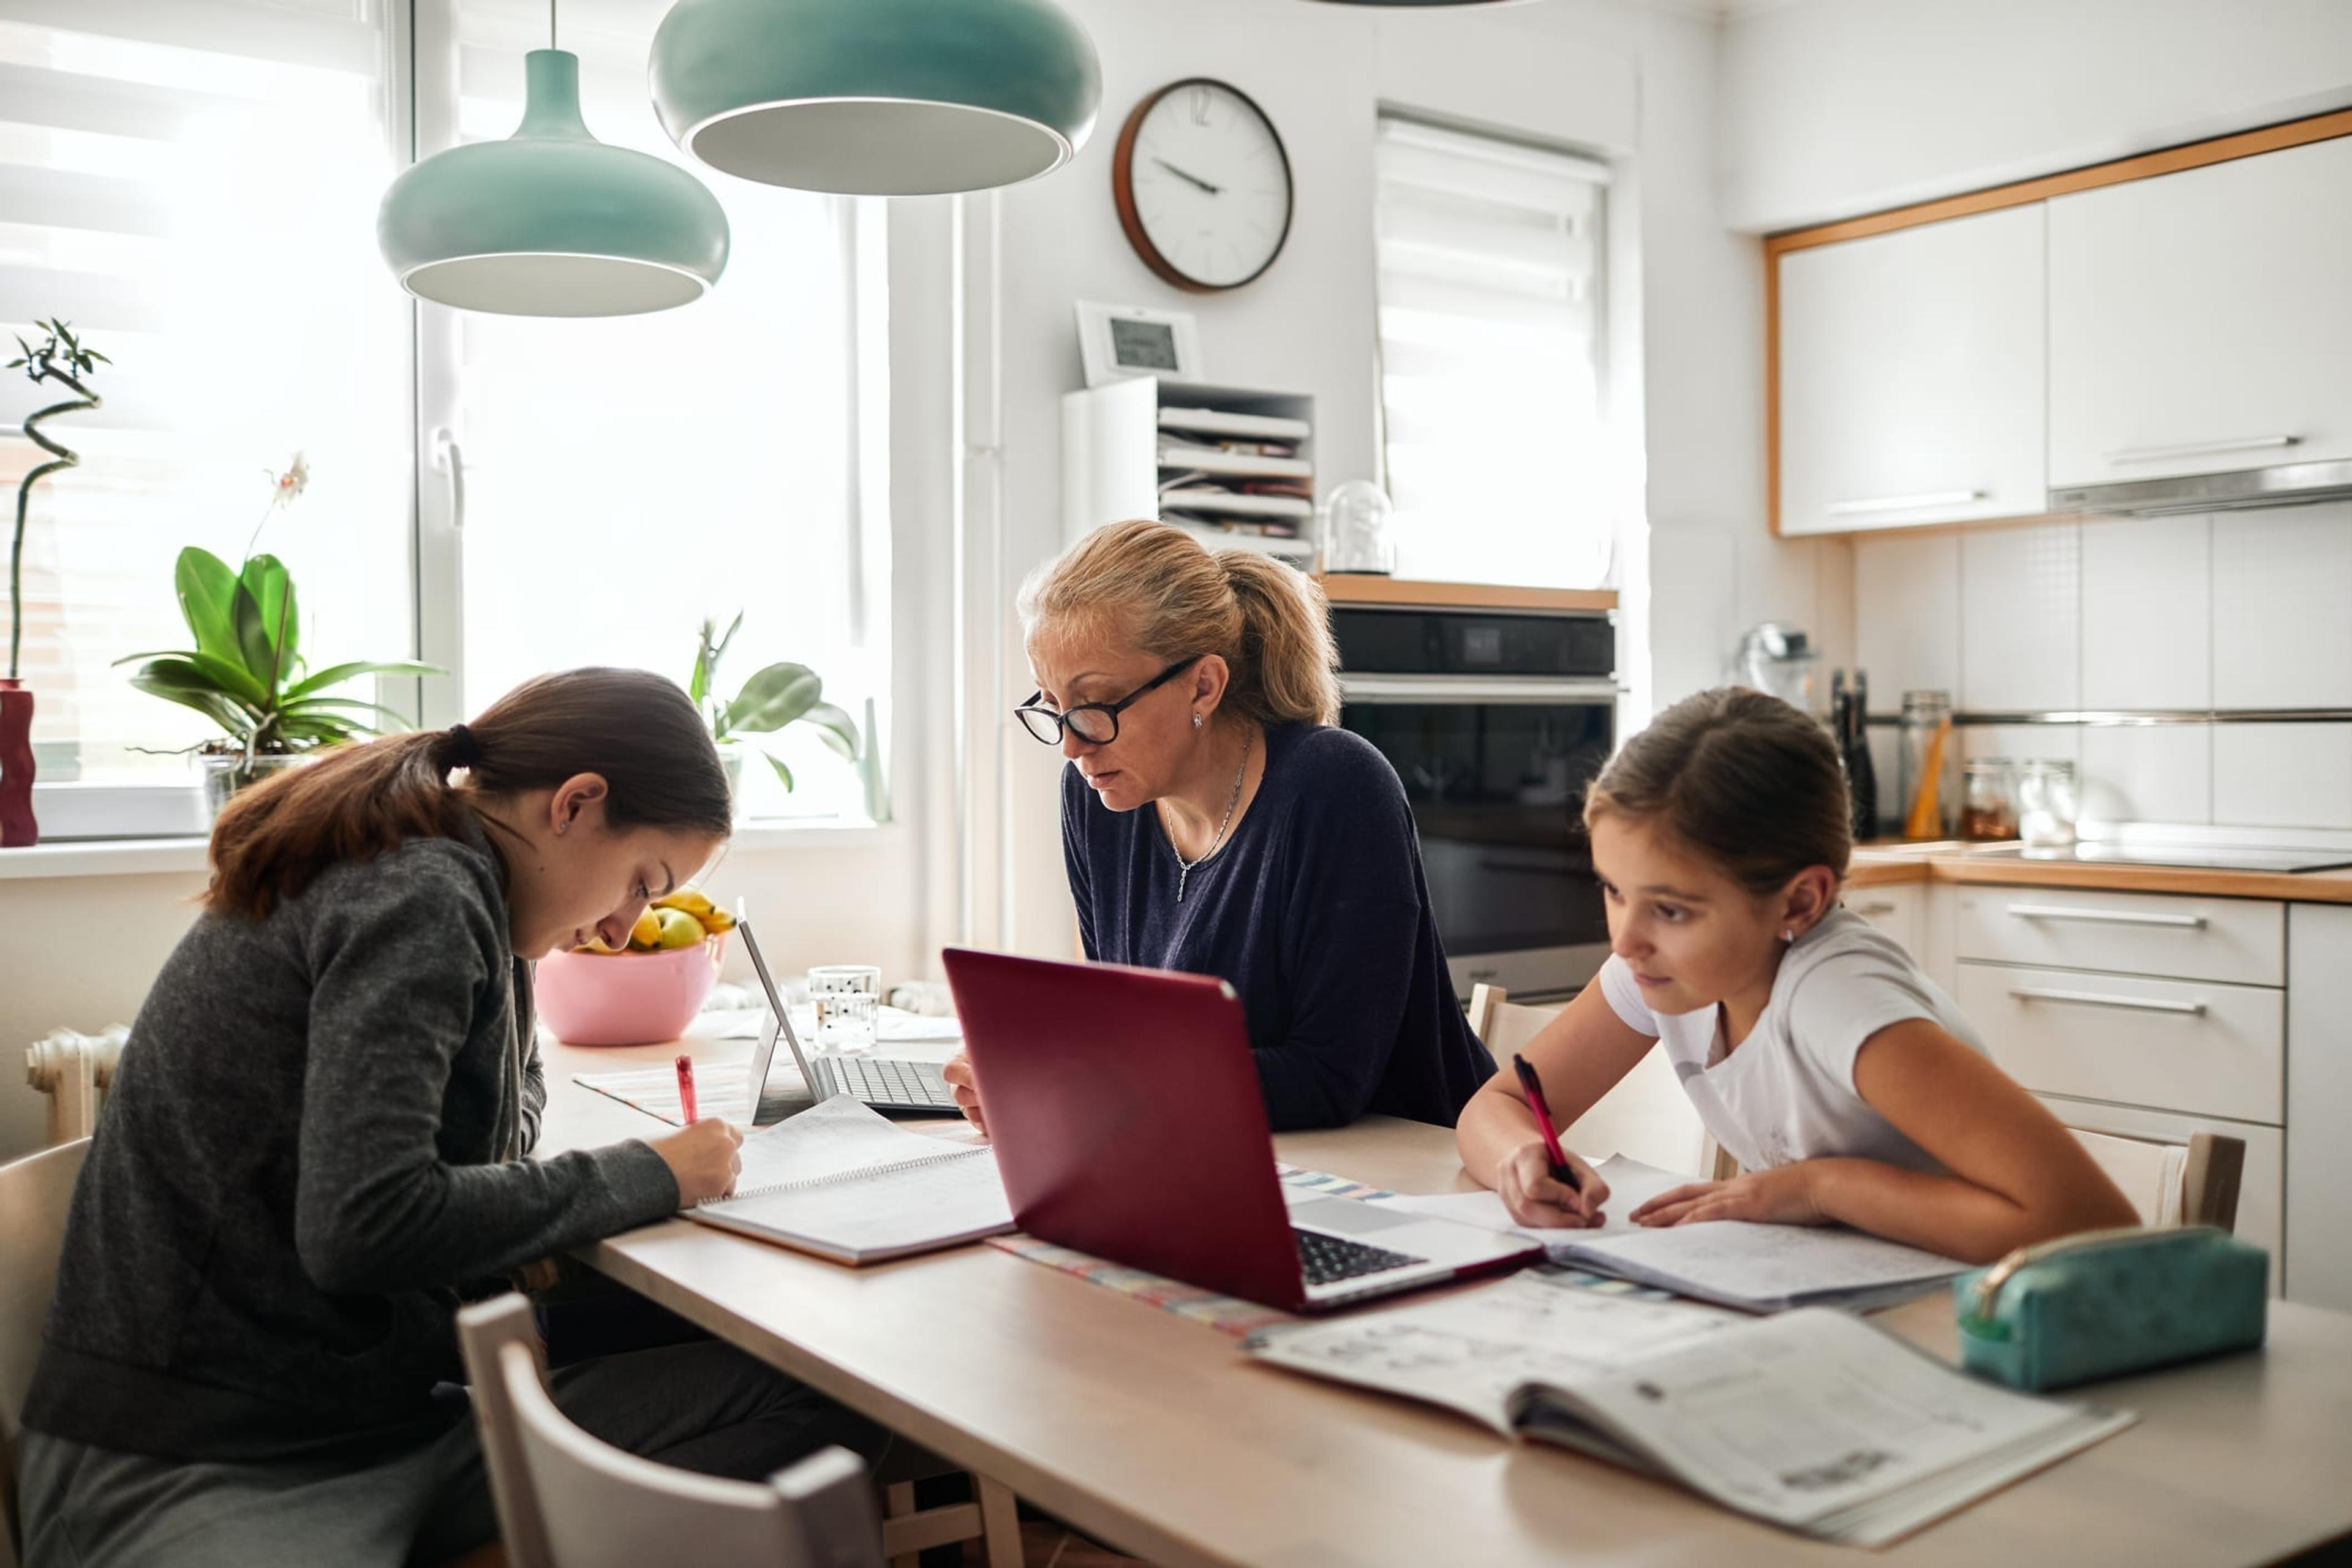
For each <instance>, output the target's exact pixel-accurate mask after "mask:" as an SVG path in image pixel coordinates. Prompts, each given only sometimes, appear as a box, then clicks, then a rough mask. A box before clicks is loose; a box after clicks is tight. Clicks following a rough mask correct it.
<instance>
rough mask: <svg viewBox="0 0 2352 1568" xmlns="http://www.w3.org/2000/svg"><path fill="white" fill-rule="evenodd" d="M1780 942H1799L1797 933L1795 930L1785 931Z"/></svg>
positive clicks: (1781, 934)
mask: <svg viewBox="0 0 2352 1568" xmlns="http://www.w3.org/2000/svg"><path fill="white" fill-rule="evenodd" d="M1780 940H1781V941H1782V942H1794V941H1796V940H1797V933H1796V932H1795V931H1793V930H1790V931H1782V932H1781V933H1780Z"/></svg>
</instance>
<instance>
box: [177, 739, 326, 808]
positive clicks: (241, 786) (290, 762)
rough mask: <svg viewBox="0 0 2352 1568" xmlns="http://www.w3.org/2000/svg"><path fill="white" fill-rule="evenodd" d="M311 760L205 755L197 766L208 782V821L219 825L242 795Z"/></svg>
mask: <svg viewBox="0 0 2352 1568" xmlns="http://www.w3.org/2000/svg"><path fill="white" fill-rule="evenodd" d="M309 761H310V752H257V753H256V754H254V755H253V756H250V757H248V756H247V755H246V754H245V753H244V752H242V751H236V752H204V753H203V754H201V755H200V756H198V757H197V759H196V765H197V767H198V769H199V770H200V772H201V773H202V775H203V779H204V789H205V821H206V822H216V821H218V820H219V819H220V814H221V813H222V812H223V811H225V810H226V809H227V807H228V803H229V802H230V801H232V800H234V799H236V796H237V795H238V794H239V793H240V792H241V791H244V790H247V789H250V788H252V787H253V786H254V785H255V784H259V783H260V782H261V781H262V780H264V779H267V778H275V777H276V776H277V775H278V774H279V773H284V772H286V771H287V770H288V769H289V768H299V767H300V766H301V765H302V764H303V763H307V762H309Z"/></svg>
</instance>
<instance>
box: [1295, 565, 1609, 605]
mask: <svg viewBox="0 0 2352 1568" xmlns="http://www.w3.org/2000/svg"><path fill="white" fill-rule="evenodd" d="M1315 580H1316V581H1317V582H1318V583H1320V584H1322V585H1323V596H1324V597H1325V598H1326V599H1328V600H1329V601H1330V602H1331V603H1332V604H1334V605H1405V606H1409V607H1412V608H1417V609H1443V610H1552V611H1570V612H1580V613H1583V614H1586V615H1594V614H1605V613H1608V612H1611V611H1613V610H1615V609H1616V608H1617V595H1616V594H1615V593H1614V592H1613V591H1612V590H1610V589H1606V588H1526V587H1517V586H1513V585H1510V584H1496V583H1426V582H1416V581H1414V580H1413V579H1412V578H1409V577H1383V576H1379V575H1376V574H1370V573H1352V572H1339V573H1331V574H1325V575H1321V576H1318V577H1317V578H1316V579H1315Z"/></svg>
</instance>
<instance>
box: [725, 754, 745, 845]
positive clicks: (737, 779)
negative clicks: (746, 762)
mask: <svg viewBox="0 0 2352 1568" xmlns="http://www.w3.org/2000/svg"><path fill="white" fill-rule="evenodd" d="M719 766H720V767H722V768H724V769H726V770H727V800H728V806H729V809H730V810H731V811H732V812H733V813H734V816H735V826H738V827H740V826H743V824H744V821H745V820H746V819H745V817H744V815H743V748H742V747H740V746H730V745H729V744H727V743H726V742H723V741H722V742H719Z"/></svg>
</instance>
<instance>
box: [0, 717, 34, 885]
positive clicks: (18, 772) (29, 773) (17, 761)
mask: <svg viewBox="0 0 2352 1568" xmlns="http://www.w3.org/2000/svg"><path fill="white" fill-rule="evenodd" d="M40 841H41V829H40V825H39V824H38V823H37V822H35V821H34V820H33V694H32V693H31V692H30V691H28V690H26V688H25V683H24V682H23V681H21V680H16V679H0V848H6V849H28V848H30V847H33V846H34V845H36V844H38V843H39V842H40Z"/></svg>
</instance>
